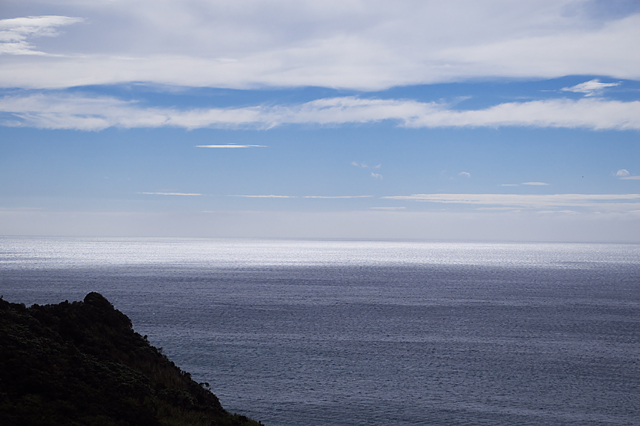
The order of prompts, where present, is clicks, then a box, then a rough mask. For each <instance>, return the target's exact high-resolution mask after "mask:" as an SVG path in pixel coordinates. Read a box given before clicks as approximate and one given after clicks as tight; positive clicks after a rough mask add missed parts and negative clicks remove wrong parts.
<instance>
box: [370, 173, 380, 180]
mask: <svg viewBox="0 0 640 426" xmlns="http://www.w3.org/2000/svg"><path fill="white" fill-rule="evenodd" d="M371 177H372V178H374V179H382V175H381V174H379V173H373V172H371Z"/></svg>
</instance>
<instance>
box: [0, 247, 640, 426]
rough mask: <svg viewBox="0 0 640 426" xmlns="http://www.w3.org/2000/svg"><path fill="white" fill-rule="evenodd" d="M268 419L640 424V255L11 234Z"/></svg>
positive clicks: (60, 291)
mask: <svg viewBox="0 0 640 426" xmlns="http://www.w3.org/2000/svg"><path fill="white" fill-rule="evenodd" d="M91 291H97V292H99V293H101V294H103V295H104V296H105V297H107V298H108V299H109V300H110V301H111V302H112V303H113V304H114V306H115V307H116V308H117V309H119V310H121V311H122V312H124V313H125V314H126V315H128V316H129V317H130V318H131V319H132V321H133V324H134V329H135V330H136V331H137V332H139V333H140V334H142V335H147V336H148V338H149V340H150V342H151V343H152V344H154V345H155V346H158V347H162V348H163V351H164V353H165V354H166V355H167V356H168V357H169V358H170V359H171V360H173V361H174V362H175V363H176V364H177V365H179V366H180V367H181V368H182V369H183V370H186V371H188V372H190V373H192V376H193V378H194V379H195V380H197V381H199V382H208V383H209V384H210V386H211V389H212V391H213V392H214V393H215V394H216V395H217V396H218V397H219V398H220V401H221V403H222V405H223V406H224V407H225V408H226V409H228V410H230V411H233V412H238V413H241V414H245V415H247V416H249V417H252V418H254V419H256V420H260V421H262V422H263V423H264V424H265V425H267V426H296V425H313V426H316V425H317V426H320V425H322V426H327V425H329V426H331V425H336V426H341V425H345V426H346V425H349V426H354V425H368V426H370V425H385V426H387V425H576V426H578V425H580V426H588V425H638V424H640V391H639V389H640V245H637V244H542V243H529V244H521V243H510V244H508V243H505V244H497V243H437V242H436V243H433V242H403V241H288V240H217V239H168V238H158V239H152V238H146V239H140V238H137V239H133V238H130V239H127V238H108V239H106V238H35V237H34V238H26V237H25V238H18V237H0V295H2V296H3V297H4V299H5V300H8V301H10V302H16V303H25V304H27V305H30V304H33V303H39V304H46V303H59V302H61V301H64V300H69V301H73V300H82V299H83V298H84V296H85V295H86V294H87V293H88V292H91Z"/></svg>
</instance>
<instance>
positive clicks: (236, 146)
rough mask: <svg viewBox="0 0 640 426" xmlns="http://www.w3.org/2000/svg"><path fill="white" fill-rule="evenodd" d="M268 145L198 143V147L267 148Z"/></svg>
mask: <svg viewBox="0 0 640 426" xmlns="http://www.w3.org/2000/svg"><path fill="white" fill-rule="evenodd" d="M266 147H267V146H266V145H235V144H229V145H196V148H266Z"/></svg>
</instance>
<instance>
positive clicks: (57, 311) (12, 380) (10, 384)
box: [0, 293, 259, 426]
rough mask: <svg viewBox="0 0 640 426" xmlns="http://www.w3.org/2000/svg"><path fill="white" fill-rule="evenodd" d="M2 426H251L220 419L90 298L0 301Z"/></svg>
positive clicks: (170, 366)
mask: <svg viewBox="0 0 640 426" xmlns="http://www.w3.org/2000/svg"><path fill="white" fill-rule="evenodd" d="M0 424H2V425H7V426H8V425H105V426H108V425H114V426H115V425H118V426H125V425H131V426H139V425H140V426H144V425H150V426H151V425H207V426H211V425H221V426H222V425H229V426H231V425H246V426H251V425H254V426H255V425H258V424H259V423H258V422H255V421H253V420H250V419H248V418H246V417H244V416H239V415H235V414H230V413H228V412H227V411H225V410H224V409H223V408H222V406H221V405H220V402H219V401H218V398H217V397H216V396H215V395H214V394H213V393H211V392H210V391H209V390H207V389H205V388H204V387H203V386H202V385H199V384H198V383H196V382H194V381H193V380H191V376H190V375H189V373H186V372H184V371H182V370H180V369H179V368H178V367H177V366H176V365H175V364H174V363H173V362H171V361H169V360H168V359H167V357H166V356H164V355H162V354H161V353H160V351H159V350H158V349H156V348H155V347H153V346H151V345H150V344H149V342H148V341H147V340H146V339H145V338H143V337H142V336H140V334H138V333H136V332H134V331H133V329H132V325H131V320H130V319H129V318H128V317H127V316H126V315H124V314H123V313H122V312H120V311H118V310H116V309H114V307H113V305H111V303H109V301H108V300H107V299H105V298H104V297H103V296H101V295H100V294H98V293H90V294H88V295H87V296H86V297H85V299H84V302H73V303H69V302H63V303H60V304H57V305H45V306H39V305H33V306H31V307H29V308H27V307H25V305H23V304H15V303H9V302H7V301H4V300H2V299H0Z"/></svg>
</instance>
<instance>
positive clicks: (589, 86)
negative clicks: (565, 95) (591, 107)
mask: <svg viewBox="0 0 640 426" xmlns="http://www.w3.org/2000/svg"><path fill="white" fill-rule="evenodd" d="M618 85H620V83H600V80H598V79H595V80H590V81H587V82H584V83H580V84H576V85H575V86H571V87H565V88H563V89H560V90H562V91H565V92H576V93H584V94H585V96H594V95H599V94H600V93H602V91H603V90H604V89H605V88H607V87H615V86H618Z"/></svg>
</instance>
